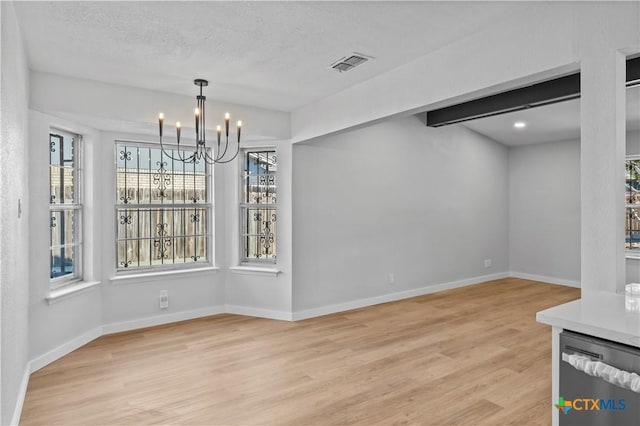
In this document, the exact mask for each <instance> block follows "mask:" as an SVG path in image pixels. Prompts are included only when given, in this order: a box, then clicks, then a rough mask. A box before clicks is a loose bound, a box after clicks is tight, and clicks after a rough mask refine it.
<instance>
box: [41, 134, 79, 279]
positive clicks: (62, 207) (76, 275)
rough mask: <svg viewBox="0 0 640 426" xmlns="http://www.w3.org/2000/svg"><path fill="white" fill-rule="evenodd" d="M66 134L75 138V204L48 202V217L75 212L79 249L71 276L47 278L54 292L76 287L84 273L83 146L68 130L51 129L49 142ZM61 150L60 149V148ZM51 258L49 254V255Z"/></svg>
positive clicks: (75, 244) (76, 135)
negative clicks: (53, 214)
mask: <svg viewBox="0 0 640 426" xmlns="http://www.w3.org/2000/svg"><path fill="white" fill-rule="evenodd" d="M57 133H60V134H63V135H64V134H65V133H66V134H68V135H72V136H74V137H76V138H77V140H76V141H75V143H76V146H75V147H74V150H75V158H74V167H73V183H74V186H75V196H76V203H74V204H51V202H49V212H50V213H49V217H51V212H52V211H57V210H75V211H76V212H78V218H79V223H80V224H79V225H78V226H77V229H76V231H77V234H78V235H77V240H76V241H74V243H73V244H72V245H73V246H74V248H75V247H77V248H79V250H77V251H74V257H75V259H74V274H73V275H72V276H61V277H56V278H49V291H50V292H55V291H57V290H60V289H65V288H67V287H70V288H71V287H72V286H75V285H77V284H78V283H81V282H83V279H84V278H83V277H84V272H83V261H84V173H83V172H84V146H83V145H84V144H83V138H82V135H80V134H78V133H75V132H74V131H70V130H63V129H61V128H58V127H51V128H50V129H49V140H50V139H51V134H57ZM60 149H62V147H61V148H60ZM49 169H51V160H49ZM50 190H51V172H49V191H50ZM52 247H53V246H49V250H51V248H52ZM49 256H51V253H49ZM49 262H51V258H49ZM49 274H51V264H49Z"/></svg>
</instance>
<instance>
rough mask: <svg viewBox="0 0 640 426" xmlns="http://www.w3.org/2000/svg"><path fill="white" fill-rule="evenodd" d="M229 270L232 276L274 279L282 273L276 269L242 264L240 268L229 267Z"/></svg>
mask: <svg viewBox="0 0 640 426" xmlns="http://www.w3.org/2000/svg"><path fill="white" fill-rule="evenodd" d="M229 270H230V271H231V272H233V273H234V274H241V275H268V276H273V277H276V276H278V274H280V273H282V271H281V270H280V269H278V268H266V267H261V266H255V265H251V266H250V265H245V264H242V265H240V266H231V267H229Z"/></svg>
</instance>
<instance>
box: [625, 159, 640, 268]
mask: <svg viewBox="0 0 640 426" xmlns="http://www.w3.org/2000/svg"><path fill="white" fill-rule="evenodd" d="M626 160H640V155H627V156H625V161H626ZM625 183H626V182H625ZM630 207H632V208H640V206H639V205H637V204H626V203H625V205H624V208H625V213H626V210H627V209H628V208H630ZM625 258H626V259H638V260H640V249H637V250H625Z"/></svg>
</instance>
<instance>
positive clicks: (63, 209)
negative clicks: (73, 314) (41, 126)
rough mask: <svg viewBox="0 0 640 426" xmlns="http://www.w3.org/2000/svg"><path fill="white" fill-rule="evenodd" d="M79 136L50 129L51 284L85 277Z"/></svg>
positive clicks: (52, 285)
mask: <svg viewBox="0 0 640 426" xmlns="http://www.w3.org/2000/svg"><path fill="white" fill-rule="evenodd" d="M80 140H81V138H80V136H79V135H75V134H71V133H68V132H62V131H58V130H52V131H51V132H50V133H49V188H50V192H49V229H50V235H49V260H50V262H49V265H50V267H49V269H50V277H51V287H52V288H56V287H59V286H61V285H64V284H68V283H70V282H72V281H76V280H79V279H80V278H81V277H82V270H81V259H82V256H81V255H82V239H81V231H82V226H81V224H82V200H81V199H80V196H81V192H80V183H81V175H80V171H79V170H80V165H79V161H80V155H79V152H80Z"/></svg>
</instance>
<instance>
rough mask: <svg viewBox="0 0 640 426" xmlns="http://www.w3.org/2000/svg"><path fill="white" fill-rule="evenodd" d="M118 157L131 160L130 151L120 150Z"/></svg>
mask: <svg viewBox="0 0 640 426" xmlns="http://www.w3.org/2000/svg"><path fill="white" fill-rule="evenodd" d="M120 159H121V160H125V161H131V151H120Z"/></svg>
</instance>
